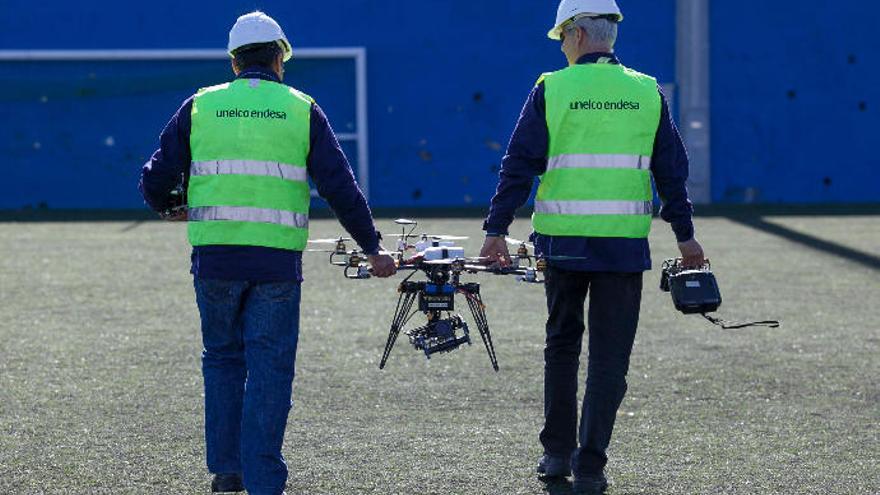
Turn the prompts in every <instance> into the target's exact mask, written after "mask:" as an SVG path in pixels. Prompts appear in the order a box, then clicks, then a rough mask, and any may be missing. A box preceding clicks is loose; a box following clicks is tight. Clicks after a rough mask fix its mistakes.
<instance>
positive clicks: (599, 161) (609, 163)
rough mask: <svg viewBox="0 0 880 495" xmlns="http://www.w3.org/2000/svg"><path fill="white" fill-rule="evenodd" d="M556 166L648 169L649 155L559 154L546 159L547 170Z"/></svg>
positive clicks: (649, 163)
mask: <svg viewBox="0 0 880 495" xmlns="http://www.w3.org/2000/svg"><path fill="white" fill-rule="evenodd" d="M556 168H633V169H637V170H648V169H650V168H651V157H650V156H642V155H559V156H554V157H553V158H551V159H550V160H548V161H547V170H553V169H556Z"/></svg>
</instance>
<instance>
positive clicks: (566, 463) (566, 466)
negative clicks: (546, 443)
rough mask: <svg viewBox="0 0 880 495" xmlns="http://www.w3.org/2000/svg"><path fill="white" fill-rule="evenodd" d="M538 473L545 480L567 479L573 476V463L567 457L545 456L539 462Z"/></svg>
mask: <svg viewBox="0 0 880 495" xmlns="http://www.w3.org/2000/svg"><path fill="white" fill-rule="evenodd" d="M537 471H538V474H539V475H541V476H542V477H544V478H565V477H566V476H568V475H570V474H571V461H570V460H569V459H568V458H566V457H556V456H552V455H548V454H544V455H543V456H541V459H539V460H538V469H537Z"/></svg>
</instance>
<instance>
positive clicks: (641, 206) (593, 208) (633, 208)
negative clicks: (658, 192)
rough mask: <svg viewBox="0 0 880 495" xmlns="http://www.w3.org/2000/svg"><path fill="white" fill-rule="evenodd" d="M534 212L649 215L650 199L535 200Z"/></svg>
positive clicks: (650, 210)
mask: <svg viewBox="0 0 880 495" xmlns="http://www.w3.org/2000/svg"><path fill="white" fill-rule="evenodd" d="M535 213H546V214H555V215H651V214H653V213H654V205H653V203H651V202H650V201H535Z"/></svg>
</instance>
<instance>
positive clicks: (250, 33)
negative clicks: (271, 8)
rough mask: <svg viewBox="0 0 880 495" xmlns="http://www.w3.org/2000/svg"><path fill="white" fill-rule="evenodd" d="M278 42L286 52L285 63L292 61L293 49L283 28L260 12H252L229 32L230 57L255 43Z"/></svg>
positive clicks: (240, 19) (244, 16)
mask: <svg viewBox="0 0 880 495" xmlns="http://www.w3.org/2000/svg"><path fill="white" fill-rule="evenodd" d="M273 41H274V42H276V43H278V45H279V46H280V47H281V49H282V50H283V51H284V61H285V62H287V61H288V60H290V57H292V56H293V49H292V48H291V47H290V42H289V41H287V37H286V36H284V31H282V30H281V26H279V25H278V23H277V22H275V19H272V18H271V17H269V16H267V15H266V14H264V13H262V12H260V11H259V10H258V11H256V12H251V13H250V14H245V15H243V16H241V17H239V18H238V20H237V21H235V24H234V25H233V26H232V29H230V30H229V50H228V51H229V55H230V56H232V52H234V51H235V50H237V49H238V48H241V47H243V46H245V45H252V44H254V43H271V42H273Z"/></svg>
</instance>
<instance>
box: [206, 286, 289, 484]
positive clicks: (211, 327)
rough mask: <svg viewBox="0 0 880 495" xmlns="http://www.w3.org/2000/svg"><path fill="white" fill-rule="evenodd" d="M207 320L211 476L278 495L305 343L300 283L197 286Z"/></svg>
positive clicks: (207, 448) (285, 471)
mask: <svg viewBox="0 0 880 495" xmlns="http://www.w3.org/2000/svg"><path fill="white" fill-rule="evenodd" d="M194 285H195V292H196V302H197V303H198V307H199V314H200V315H201V320H202V342H203V344H204V350H203V351H202V374H203V375H204V378H205V444H206V451H207V460H208V470H209V471H210V472H212V473H217V474H225V473H241V474H242V475H243V478H244V485H245V487H246V488H247V490H248V492H249V493H250V494H251V495H264V494H265V495H277V494H280V493H281V492H282V491H283V490H284V487H285V485H286V483H287V465H286V464H285V462H284V457H283V456H282V455H281V444H282V442H283V440H284V429H285V428H286V426H287V415H288V413H289V412H290V408H291V405H292V403H291V394H292V387H293V375H294V364H295V361H296V346H297V340H298V338H299V303H300V283H299V282H271V283H255V282H245V281H227V280H211V279H202V278H196V279H194Z"/></svg>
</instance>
